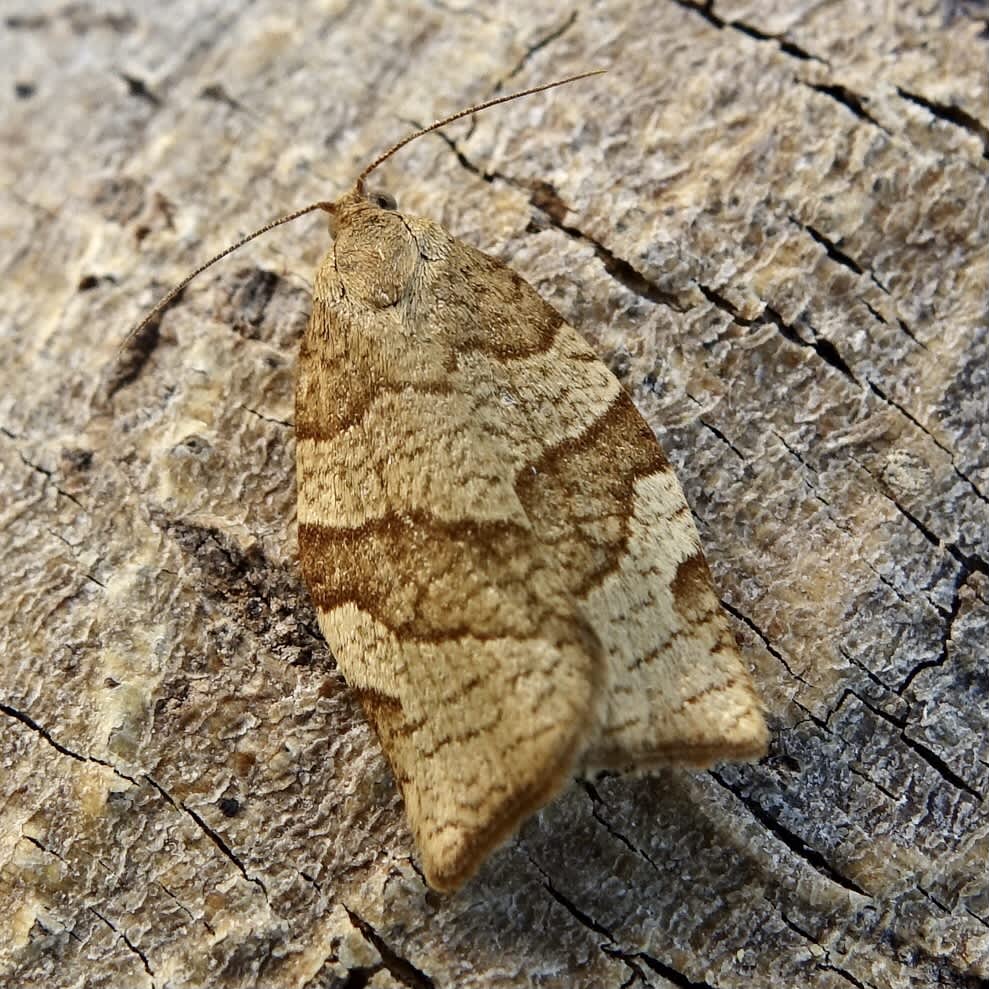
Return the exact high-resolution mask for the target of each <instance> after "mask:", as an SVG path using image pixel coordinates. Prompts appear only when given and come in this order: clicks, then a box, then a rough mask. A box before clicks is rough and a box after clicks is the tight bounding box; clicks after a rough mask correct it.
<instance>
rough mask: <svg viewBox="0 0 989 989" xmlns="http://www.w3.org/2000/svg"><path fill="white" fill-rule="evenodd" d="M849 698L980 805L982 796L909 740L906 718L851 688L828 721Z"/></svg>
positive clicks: (917, 743) (938, 757)
mask: <svg viewBox="0 0 989 989" xmlns="http://www.w3.org/2000/svg"><path fill="white" fill-rule="evenodd" d="M849 697H854V698H855V699H856V700H857V701H858V702H859V703H860V704H861V705H862V706H863V707H865V708H867V709H868V710H870V711H871V712H872V713H873V714H874V715H876V717H877V718H881V719H882V720H883V721H886V722H888V723H889V724H891V725H893V727H894V728H896V729H897V731H898V733H899V738H900V741H901V742H903V744H904V745H905V746H906V747H907V748H908V749H910V750H911V751H912V752H913V753H914V754H915V755H917V756H919V757H920V759H921V760H922V761H923V762H925V763H926V764H927V765H928V766H930V768H931V769H933V770H934V771H935V773H937V774H938V776H940V777H941V778H942V779H943V780H944V781H945V782H946V783H950V784H951V786H953V787H955V789H957V790H961V791H963V792H964V793H967V794H969V795H970V796H972V797H974V798H975V799H976V800H978V802H979V803H980V804H981V803H982V794H981V793H980V792H979V791H978V790H976V789H975V787H973V786H972V785H971V784H969V783H967V782H966V781H965V780H964V779H962V778H961V776H959V775H958V774H957V773H956V772H955V771H954V770H953V769H952V768H951V767H950V766H949V765H948V764H947V763H946V762H945V761H944V759H942V758H941V756H939V755H938V754H937V753H936V752H934V751H933V750H932V749H930V748H928V747H927V746H926V745H924V743H923V742H918V741H917V740H916V739H915V738H911V737H910V736H909V735H908V734H907V727H908V724H907V719H906V717H898V716H897V715H895V714H891V713H890V712H889V711H884V710H883V709H882V708H881V707H877V706H876V705H875V704H872V703H870V702H869V701H868V700H867V699H866V698H865V697H863V696H862V695H861V694H859V693H857V692H856V691H854V690H852V689H851V688H846V689H845V690H844V691H843V692H842V695H841V697H840V698H839V699H838V703H837V704H836V705H835V706H834V708H832V710H831V713H830V714H829V715H828V719H829V720H830V719H831V717H833V716H834V715H835V714H837V713H838V711H840V710H841V708H842V707H843V705H844V703H845V701H846V700H847V699H848V698H849Z"/></svg>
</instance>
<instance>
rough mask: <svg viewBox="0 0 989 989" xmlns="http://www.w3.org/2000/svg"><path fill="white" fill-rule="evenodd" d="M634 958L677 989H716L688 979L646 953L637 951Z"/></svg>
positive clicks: (705, 983) (707, 983) (702, 982)
mask: <svg viewBox="0 0 989 989" xmlns="http://www.w3.org/2000/svg"><path fill="white" fill-rule="evenodd" d="M633 957H635V958H638V959H639V960H640V961H642V963H643V964H644V965H646V966H647V967H648V968H650V969H652V970H653V971H654V972H655V973H656V974H657V975H661V976H662V977H663V978H664V979H666V981H667V982H669V983H670V984H671V985H674V986H676V987H677V989H715V987H714V986H712V985H711V983H710V982H704V981H703V980H701V981H700V982H694V980H693V979H689V978H687V976H686V975H684V974H683V972H680V971H678V970H677V969H675V968H674V967H673V966H672V965H667V964H666V962H661V961H660V960H659V959H658V958H654V957H653V956H652V955H649V954H646V952H644V951H637V952H636V953H635V955H634V956H633Z"/></svg>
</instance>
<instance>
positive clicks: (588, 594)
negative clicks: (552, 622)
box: [462, 255, 767, 769]
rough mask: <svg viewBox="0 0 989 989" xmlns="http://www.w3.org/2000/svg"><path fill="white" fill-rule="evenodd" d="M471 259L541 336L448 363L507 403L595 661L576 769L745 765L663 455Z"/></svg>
mask: <svg viewBox="0 0 989 989" xmlns="http://www.w3.org/2000/svg"><path fill="white" fill-rule="evenodd" d="M481 257H482V258H484V261H485V263H486V264H487V265H488V267H487V269H486V278H485V284H486V285H487V286H488V295H489V296H490V295H492V294H500V295H502V296H505V297H508V296H510V295H511V293H512V292H519V293H520V294H521V296H522V297H524V302H522V301H518V300H517V301H516V302H515V304H514V309H515V311H517V312H524V313H526V317H527V323H528V324H529V325H531V326H542V327H544V328H545V329H544V332H543V333H542V334H541V335H540V336H539V337H538V339H533V338H529V339H527V340H515V341H514V345H513V346H508V345H507V344H505V345H503V346H502V348H501V350H500V352H499V351H498V349H497V348H494V347H492V346H488V347H487V348H486V349H483V350H474V351H472V352H470V353H468V354H465V355H464V356H463V357H462V365H463V366H467V367H468V368H470V369H471V370H472V373H473V377H474V379H475V380H477V381H484V382H488V383H489V385H488V387H492V388H494V390H495V391H496V393H498V394H500V395H502V396H503V398H504V399H505V400H506V401H507V402H508V406H507V411H505V410H502V415H501V419H500V425H501V428H502V429H504V430H506V432H508V433H509V434H510V435H511V436H512V437H513V438H514V450H513V457H514V462H513V471H514V474H515V489H516V492H517V494H518V497H519V500H520V502H521V504H522V508H523V510H524V512H525V515H526V517H527V519H529V521H530V523H531V524H532V527H533V529H534V531H535V532H536V533H537V534H538V536H539V538H540V540H541V541H542V542H543V543H544V545H546V546H547V547H550V548H551V550H552V553H553V557H554V559H555V561H556V566H557V571H558V572H559V573H560V574H561V575H562V576H563V577H564V579H565V580H566V582H567V588H568V590H569V591H570V593H571V595H572V597H573V599H574V600H575V601H576V602H577V604H578V607H579V608H580V611H581V613H582V614H583V615H584V616H585V618H586V620H587V622H588V624H589V625H590V626H591V627H592V628H593V629H594V632H595V634H596V636H597V638H598V640H599V641H600V642H601V645H602V648H603V651H604V655H605V665H606V669H607V675H606V678H605V680H606V683H607V687H606V691H607V700H606V703H605V705H604V706H603V708H602V715H601V721H600V725H599V728H598V731H597V733H596V734H594V733H592V734H591V737H590V739H589V743H588V746H587V749H586V751H585V754H584V759H583V764H584V766H585V767H586V768H588V769H593V768H604V767H613V768H629V767H634V768H644V767H648V766H650V765H654V764H662V763H681V764H686V765H692V766H706V765H709V764H711V763H712V762H716V761H719V760H746V759H753V758H758V757H759V756H760V755H762V754H763V753H764V752H765V748H766V740H767V733H766V726H765V721H764V718H763V715H762V709H761V705H760V702H759V699H758V697H757V695H756V693H755V690H754V688H753V686H752V682H751V679H750V677H749V675H748V672H747V671H746V669H745V667H744V665H743V663H742V660H741V657H740V656H739V654H738V650H737V647H736V644H735V641H734V637H733V635H732V633H731V630H730V628H729V627H728V624H727V620H726V617H725V615H724V612H723V610H722V608H721V606H720V603H719V600H718V597H717V594H716V593H715V591H714V588H713V586H712V582H711V576H710V572H709V570H708V566H707V562H706V560H705V558H704V554H703V552H702V550H701V545H700V539H699V537H698V534H697V529H696V526H695V524H694V520H693V517H692V516H691V513H690V509H689V507H688V505H687V501H686V498H685V497H684V494H683V490H682V488H681V486H680V483H679V481H678V480H677V477H676V474H675V473H674V471H673V468H672V467H671V466H670V464H669V462H668V461H667V459H666V457H665V455H664V453H663V451H662V448H661V447H660V445H659V443H658V441H657V440H656V438H655V436H654V435H653V432H652V430H651V429H650V428H649V426H648V424H647V423H646V422H645V420H644V419H643V418H642V416H641V415H640V413H639V412H638V410H637V409H636V408H635V406H634V405H633V403H632V401H631V399H630V398H629V397H628V395H627V394H626V393H625V392H624V391H623V390H622V388H621V385H620V384H619V382H618V380H617V379H616V378H615V377H614V375H613V374H611V372H610V371H609V370H608V369H607V368H606V367H605V365H604V364H603V363H602V362H601V361H600V360H599V359H598V358H597V356H596V355H595V353H594V351H593V350H592V349H591V347H590V346H589V345H588V344H587V342H586V341H585V340H584V339H583V338H582V337H581V336H580V334H579V333H577V331H576V330H574V329H573V327H571V326H569V325H568V324H567V323H565V322H564V321H563V320H562V317H560V316H559V315H558V314H556V313H555V311H554V310H553V309H552V308H551V307H550V306H549V305H548V304H547V303H545V302H544V301H543V300H542V299H541V298H540V297H539V296H538V294H537V293H536V292H535V291H534V290H533V289H532V288H531V287H530V286H528V285H527V284H526V283H524V282H522V280H521V279H520V278H519V276H518V275H517V274H516V273H515V272H513V271H511V269H508V268H507V267H505V266H504V265H501V264H500V262H498V261H497V260H495V259H490V258H486V257H485V256H484V255H481ZM478 263H479V264H480V262H478ZM519 283H521V285H520V284H519ZM499 284H500V285H501V290H500V293H498V292H497V291H496V290H495V289H494V288H492V286H498V285H499ZM550 328H551V329H550Z"/></svg>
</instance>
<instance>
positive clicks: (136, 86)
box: [117, 72, 161, 107]
mask: <svg viewBox="0 0 989 989" xmlns="http://www.w3.org/2000/svg"><path fill="white" fill-rule="evenodd" d="M117 75H118V76H119V77H120V78H121V79H122V80H123V81H124V82H125V83H126V84H127V95H128V96H133V97H134V98H135V99H138V100H142V101H143V102H145V103H147V104H148V105H149V106H153V107H159V106H161V98H160V97H159V96H157V95H156V94H155V93H153V92H152V91H151V89H149V88H148V84H147V83H146V82H145V81H144V80H143V79H140V78H138V77H137V76H132V75H128V74H127V73H126V72H118V73H117Z"/></svg>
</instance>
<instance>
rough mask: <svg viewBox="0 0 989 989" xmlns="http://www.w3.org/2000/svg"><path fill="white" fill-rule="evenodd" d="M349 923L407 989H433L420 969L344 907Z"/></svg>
mask: <svg viewBox="0 0 989 989" xmlns="http://www.w3.org/2000/svg"><path fill="white" fill-rule="evenodd" d="M344 910H346V911H347V916H348V917H349V918H350V922H351V923H352V924H353V925H354V927H355V928H356V929H357V930H358V931H359V932H360V935H361V937H362V938H364V940H365V941H367V943H368V944H370V945H371V947H373V948H374V950H375V951H377V952H378V954H379V955H380V956H381V961H382V963H383V965H384V967H385V968H386V969H388V972H389V973H390V974H391V976H392V977H393V978H394V979H395V980H396V981H397V982H401V983H402V985H403V986H408V987H409V989H435V983H434V982H433V980H432V979H431V978H430V977H429V976H428V975H426V973H425V972H423V971H422V970H421V969H419V968H416V966H415V965H413V964H412V962H410V961H409V960H408V959H407V958H403V957H402V956H401V955H400V954H398V952H397V951H395V949H394V948H392V947H391V946H390V945H389V944H388V943H387V942H386V941H385V939H384V938H383V937H382V936H381V935H380V934H379V933H378V932H377V931H376V930H375V929H374V928H373V927H372V926H371V925H370V924H369V923H368V922H367V921H366V920H365V919H364V918H363V917H361V916H360V915H358V914H357V913H355V912H354V911H353V910H351V909H350V907H348V906H346V905H344Z"/></svg>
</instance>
